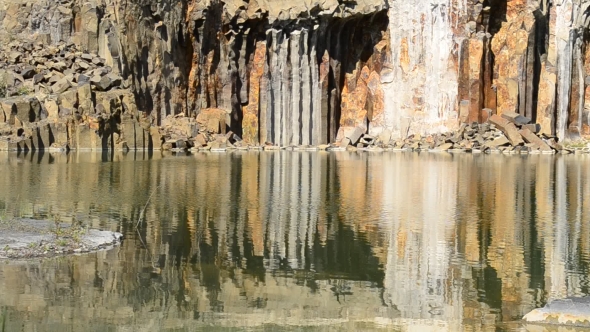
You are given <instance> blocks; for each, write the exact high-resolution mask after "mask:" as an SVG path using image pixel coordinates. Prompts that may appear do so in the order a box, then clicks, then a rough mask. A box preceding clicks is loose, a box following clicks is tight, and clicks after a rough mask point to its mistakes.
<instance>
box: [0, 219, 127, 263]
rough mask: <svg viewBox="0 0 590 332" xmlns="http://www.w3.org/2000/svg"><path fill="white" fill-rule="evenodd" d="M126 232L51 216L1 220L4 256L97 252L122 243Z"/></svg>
mask: <svg viewBox="0 0 590 332" xmlns="http://www.w3.org/2000/svg"><path fill="white" fill-rule="evenodd" d="M122 238H123V234H121V233H117V232H110V231H101V230H96V229H86V228H83V227H81V226H76V225H70V224H64V223H57V224H56V223H55V222H53V221H48V220H33V219H13V220H4V221H1V220H0V259H7V258H9V259H22V258H34V257H50V256H55V255H61V254H71V253H84V252H94V251H98V250H103V249H108V248H111V247H113V246H115V245H118V244H119V243H120V242H121V240H122Z"/></svg>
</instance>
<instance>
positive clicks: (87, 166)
mask: <svg viewBox="0 0 590 332" xmlns="http://www.w3.org/2000/svg"><path fill="white" fill-rule="evenodd" d="M150 196H151V199H149V202H148V198H149V197H150ZM146 202H147V204H146ZM144 209H145V213H142V212H143V211H144ZM143 214H144V215H145V217H144V218H142V219H141V222H139V223H138V221H139V220H140V215H143ZM53 215H59V216H60V218H61V219H62V220H64V221H70V220H72V219H73V218H77V219H82V220H84V221H85V223H86V224H87V225H89V226H90V227H93V228H99V229H104V230H112V231H119V232H122V233H124V234H125V241H124V242H123V244H122V246H121V247H120V248H116V249H114V250H111V251H106V252H100V253H96V254H90V255H82V256H74V257H60V258H53V259H44V260H40V259H37V260H32V261H27V262H17V263H15V262H11V263H8V262H0V316H2V310H4V311H5V313H6V314H5V316H6V317H7V331H80V330H84V331H196V330H236V329H237V330H244V329H245V330H253V331H262V330H268V331H275V330H303V331H336V330H399V331H461V330H468V331H473V330H483V331H496V330H507V331H527V330H531V331H532V328H533V327H531V326H527V325H523V324H521V323H520V322H519V320H520V318H521V317H522V316H523V315H524V314H525V313H527V312H528V311H530V310H532V309H533V308H535V307H539V306H542V305H544V304H545V303H546V302H547V301H548V300H551V299H556V298H562V297H565V296H583V295H587V294H588V293H590V288H589V276H588V275H589V263H590V232H589V231H590V156H588V155H569V156H545V155H529V156H514V155H511V156H505V155H470V154H448V153H349V152H337V153H328V152H233V153H227V154H226V153H223V154H215V153H199V154H194V155H172V154H162V153H160V152H154V153H147V152H145V153H144V152H137V153H128V154H102V153H71V154H67V155H66V154H49V153H45V154H31V153H29V154H16V153H0V218H5V219H6V218H11V217H15V216H16V217H19V216H20V217H31V218H48V217H50V216H53ZM0 250H1V248H0Z"/></svg>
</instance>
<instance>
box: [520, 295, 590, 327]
mask: <svg viewBox="0 0 590 332" xmlns="http://www.w3.org/2000/svg"><path fill="white" fill-rule="evenodd" d="M523 320H525V321H527V322H534V323H546V324H559V325H571V326H580V327H590V297H572V298H566V299H561V300H555V301H552V302H550V303H549V304H547V305H546V306H545V307H543V308H539V309H535V310H533V311H531V312H529V313H528V314H526V315H525V316H524V317H523Z"/></svg>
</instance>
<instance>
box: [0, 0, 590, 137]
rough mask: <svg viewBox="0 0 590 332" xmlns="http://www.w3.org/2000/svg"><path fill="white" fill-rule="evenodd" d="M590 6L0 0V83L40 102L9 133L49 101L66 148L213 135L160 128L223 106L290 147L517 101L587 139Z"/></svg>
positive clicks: (445, 126)
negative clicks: (0, 45) (348, 130)
mask: <svg viewBox="0 0 590 332" xmlns="http://www.w3.org/2000/svg"><path fill="white" fill-rule="evenodd" d="M589 5H590V2H588V1H586V0H584V1H574V0H564V1H561V2H557V3H549V2H546V1H537V0H498V1H490V2H487V1H484V2H483V3H482V2H480V1H475V0H442V1H437V2H432V1H429V0H410V1H402V2H400V1H389V2H387V1H385V0H359V1H356V2H347V1H337V0H328V1H317V0H312V1H311V2H309V3H308V2H301V1H272V2H269V1H261V2H246V1H240V0H236V1H233V0H232V1H226V2H223V3H218V2H209V1H194V0H190V1H187V0H172V1H167V2H161V1H156V0H143V1H139V0H129V1H125V2H120V1H116V0H63V1H59V2H56V1H50V0H16V1H15V0H0V27H1V29H0V41H3V42H4V44H5V45H9V47H5V49H4V50H3V51H2V52H1V56H0V87H4V90H2V89H1V88H0V92H2V91H5V92H4V94H7V93H8V94H15V93H18V92H19V91H20V92H27V93H26V94H30V95H31V97H32V96H33V95H34V96H35V98H37V99H38V100H39V103H40V105H41V110H40V112H41V114H42V116H40V117H39V118H37V116H35V117H34V121H31V119H33V117H32V116H31V117H30V118H29V120H28V121H23V119H20V118H18V117H12V108H11V107H8V108H9V109H10V111H9V112H7V111H6V109H5V110H4V111H3V113H0V123H8V125H9V126H10V128H11V130H12V131H11V134H14V133H18V130H19V129H23V130H25V131H26V130H27V129H28V128H26V126H25V125H24V123H25V122H28V123H31V122H33V123H34V122H36V121H39V120H44V119H45V118H44V117H45V115H44V114H47V115H46V118H50V119H53V122H59V123H65V124H66V127H67V128H68V130H69V132H70V133H69V134H68V135H69V136H68V142H67V143H68V146H69V147H70V148H75V147H81V148H84V147H88V148H116V147H121V148H124V147H131V146H133V147H136V148H154V147H159V146H160V144H161V143H162V142H165V141H167V140H178V139H185V141H186V140H190V139H192V140H194V139H196V135H197V134H203V135H205V134H206V133H205V132H203V133H201V132H199V131H196V132H194V133H193V132H191V133H190V134H191V135H189V136H187V135H185V136H186V137H183V136H181V135H177V134H174V135H172V132H175V130H168V131H166V130H164V128H161V129H150V127H152V126H153V127H154V128H155V127H156V126H162V127H163V126H165V125H166V123H167V120H166V119H167V118H170V117H173V118H175V119H178V118H179V117H184V118H187V119H186V120H184V122H183V123H193V122H195V121H196V119H197V117H198V115H199V114H200V113H201V112H204V111H205V112H206V110H209V109H220V110H223V111H224V112H226V113H227V114H228V115H229V116H228V118H227V119H226V121H224V122H225V123H222V125H225V126H227V128H225V127H224V128H220V130H219V133H217V134H222V133H225V132H226V129H227V131H230V130H231V131H232V133H234V134H235V135H236V137H238V138H240V139H243V141H244V142H245V144H264V143H266V142H272V143H274V144H278V145H283V146H285V145H310V144H313V145H319V144H325V143H329V142H334V141H335V140H336V136H337V134H338V132H339V129H340V128H342V127H352V128H355V127H364V128H366V134H368V135H372V136H378V135H379V134H380V133H381V132H383V131H387V132H388V133H389V134H388V135H389V136H391V137H393V138H395V139H403V138H406V137H407V136H408V135H412V134H421V135H424V134H430V133H440V132H447V131H450V130H456V129H458V128H459V127H460V124H461V123H467V124H471V123H472V122H479V123H484V122H486V121H487V120H488V118H489V117H490V116H492V115H498V116H501V115H502V114H503V113H515V114H518V115H521V116H524V117H527V118H529V119H531V121H532V122H534V123H538V124H539V125H540V128H539V130H540V132H541V133H544V134H546V135H556V136H557V137H558V138H559V139H561V140H563V139H568V138H569V139H577V138H580V137H582V136H588V135H590V122H589V121H590V116H589V114H590V104H589V103H590V101H589V100H590V87H589V84H590V79H587V77H590V48H588V47H586V45H587V43H588V40H589V38H587V32H586V29H587V28H588V23H587V21H588V19H587V14H586V13H587V9H588V6H589ZM11 40H12V41H13V42H12V43H11V42H10V41H11ZM85 83H88V84H90V87H91V91H90V92H89V91H87V90H86V91H82V92H78V93H77V100H74V99H75V98H70V97H71V96H68V97H64V98H60V96H61V95H63V94H67V93H71V94H72V92H71V91H74V90H78V91H80V88H81V87H80V86H83V85H85ZM19 89H20V90H19ZM86 89H87V88H86ZM112 91H120V92H116V93H113V92H112ZM586 91H588V92H589V93H588V94H587V93H586ZM73 94H76V93H73ZM80 94H82V97H80ZM0 97H1V95H0ZM88 97H90V98H88ZM55 100H57V101H58V102H57V104H58V107H57V108H56V107H55V103H54V101H55ZM60 100H64V101H65V102H63V103H62V102H60ZM72 102H74V103H73V104H72ZM130 105H131V106H130ZM75 107H77V109H76V108H75ZM80 108H82V111H80ZM113 109H114V110H113ZM50 110H51V111H50ZM56 110H57V111H56ZM50 113H51V114H50ZM85 114H88V115H89V117H90V118H84V115H85ZM21 117H22V116H21ZM15 118H18V120H19V121H20V122H16V120H14V121H13V119H15ZM124 122H125V123H127V125H123V123H124ZM130 122H133V123H134V125H133V126H131V125H128V123H130ZM169 122H170V121H168V123H169ZM21 123H23V125H21ZM68 123H69V124H68ZM139 128H142V129H141V130H140V129H139ZM0 129H2V127H0ZM124 129H127V130H130V132H129V133H125V132H124ZM4 130H5V131H7V130H8V129H6V126H5V128H4ZM161 131H162V132H161ZM78 132H81V133H82V136H84V135H86V134H84V133H86V132H89V133H92V132H94V133H95V134H94V135H96V136H97V137H90V138H84V137H81V138H80V139H79V140H78V141H74V140H73V138H74V137H77V135H78V134H76V133H78ZM138 133H139V134H138ZM88 135H90V134H88ZM154 135H155V136H154ZM161 135H163V136H161ZM17 136H19V137H20V136H21V135H17ZM78 136H79V135H78ZM129 137H133V139H129ZM154 138H155V140H154ZM202 139H203V137H200V138H199V140H202ZM130 141H133V143H130ZM79 142H83V144H82V145H80V143H79ZM138 142H140V143H138ZM513 143H517V144H520V143H519V142H513Z"/></svg>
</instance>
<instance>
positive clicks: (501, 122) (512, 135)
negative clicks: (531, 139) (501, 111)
mask: <svg viewBox="0 0 590 332" xmlns="http://www.w3.org/2000/svg"><path fill="white" fill-rule="evenodd" d="M488 122H490V123H491V124H493V125H495V126H496V127H497V128H498V129H500V130H501V131H502V132H503V133H504V135H506V138H508V140H509V141H510V144H512V145H513V146H516V145H520V144H523V143H524V141H523V140H522V136H520V133H519V132H518V129H517V128H516V126H515V125H514V123H512V122H510V121H509V120H507V119H505V118H502V117H500V116H498V115H497V114H494V115H492V116H491V117H490V118H489V119H488Z"/></svg>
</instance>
